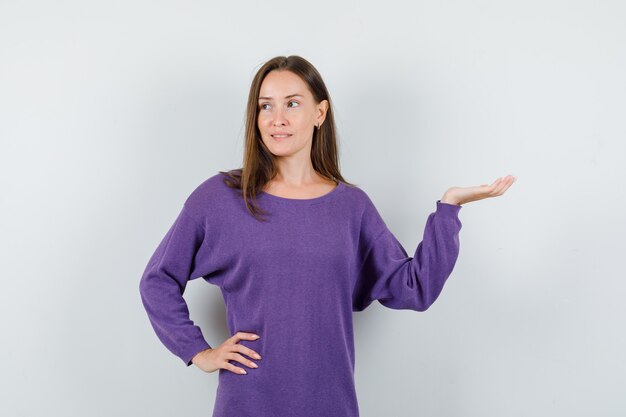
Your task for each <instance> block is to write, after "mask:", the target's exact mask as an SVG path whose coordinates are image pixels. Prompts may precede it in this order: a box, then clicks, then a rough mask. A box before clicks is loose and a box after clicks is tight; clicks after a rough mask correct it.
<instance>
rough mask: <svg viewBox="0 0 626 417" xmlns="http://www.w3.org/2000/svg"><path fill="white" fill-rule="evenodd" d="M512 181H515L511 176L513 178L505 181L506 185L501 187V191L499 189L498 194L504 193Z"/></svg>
mask: <svg viewBox="0 0 626 417" xmlns="http://www.w3.org/2000/svg"><path fill="white" fill-rule="evenodd" d="M514 182H515V177H513V178H511V179H510V180H509V181H507V183H506V186H505V187H504V188H503V189H502V191H500V194H504V192H505V191H506V190H508V189H509V187H510V186H511V185H513V183H514Z"/></svg>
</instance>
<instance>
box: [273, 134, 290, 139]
mask: <svg viewBox="0 0 626 417" xmlns="http://www.w3.org/2000/svg"><path fill="white" fill-rule="evenodd" d="M272 137H273V138H274V139H276V140H280V139H287V138H288V137H291V135H272Z"/></svg>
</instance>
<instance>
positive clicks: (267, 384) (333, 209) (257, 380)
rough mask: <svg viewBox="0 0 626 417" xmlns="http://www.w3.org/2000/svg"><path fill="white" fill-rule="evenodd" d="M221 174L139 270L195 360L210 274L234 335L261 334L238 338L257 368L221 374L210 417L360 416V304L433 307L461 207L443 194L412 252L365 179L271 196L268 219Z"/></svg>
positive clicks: (143, 288)
mask: <svg viewBox="0 0 626 417" xmlns="http://www.w3.org/2000/svg"><path fill="white" fill-rule="evenodd" d="M224 178H226V176H225V175H224V174H221V173H218V174H215V175H213V176H212V177H210V178H208V179H207V180H205V181H204V182H202V183H201V184H200V185H199V186H198V187H197V188H196V189H195V190H194V191H193V192H192V193H191V194H190V195H189V197H188V198H187V199H186V200H185V203H184V204H183V207H182V209H181V211H180V213H179V215H178V217H177V218H176V220H175V221H174V223H173V224H172V226H171V228H170V229H169V231H168V232H167V234H166V235H165V237H164V238H163V239H162V241H161V243H160V244H159V245H158V247H157V249H156V251H155V252H154V254H153V255H152V257H151V258H150V260H149V262H148V265H147V267H146V269H145V272H144V273H143V276H142V277H141V281H140V286H139V288H140V294H141V299H142V302H143V305H144V307H145V309H146V312H147V314H148V317H149V320H150V322H151V324H152V327H153V329H154V331H155V332H156V334H157V336H158V337H159V339H160V340H161V342H162V343H163V344H164V345H165V347H167V349H169V350H170V351H171V352H172V353H173V354H174V355H176V356H178V357H179V358H180V359H181V360H182V361H183V363H184V364H186V365H187V366H189V365H190V364H191V359H192V358H193V356H194V355H195V354H197V353H198V352H200V351H202V350H204V349H207V348H210V347H212V346H211V345H209V344H208V343H207V341H206V340H205V338H204V337H203V334H202V331H201V330H200V328H199V327H198V326H197V325H195V324H194V322H193V321H192V320H190V317H189V310H188V307H187V304H186V302H185V300H184V299H183V293H184V291H185V287H186V284H187V282H188V281H189V280H191V279H196V278H203V279H204V280H205V281H207V282H208V283H210V284H214V285H217V286H218V287H219V288H220V289H221V292H222V295H223V297H224V302H225V305H226V310H227V320H228V329H229V330H230V334H231V335H233V334H235V333H236V332H238V331H243V332H250V333H256V334H258V335H260V336H261V337H260V338H259V339H257V340H255V341H252V340H242V341H240V342H239V343H241V344H242V345H244V346H248V347H250V348H251V349H253V350H255V351H256V352H258V353H259V354H260V355H261V357H262V359H260V360H256V359H254V358H248V357H247V356H246V355H244V357H246V359H251V360H252V361H254V362H256V363H257V364H258V365H259V367H258V368H250V367H248V366H247V365H244V364H242V363H239V362H237V361H234V360H230V361H229V362H230V363H232V364H234V365H235V366H237V367H240V368H243V369H245V370H246V371H247V372H248V373H247V374H236V373H233V372H232V371H230V370H225V369H223V368H220V369H219V370H218V372H219V384H218V388H217V395H216V400H215V407H214V410H213V417H248V416H250V417H252V416H254V417H283V416H284V417H320V416H325V417H358V415H359V408H358V404H357V396H356V391H355V383H354V364H355V362H354V357H355V356H354V334H353V324H352V312H354V311H361V310H364V309H365V308H366V307H367V306H368V305H370V304H371V303H372V302H373V301H374V300H378V301H379V302H380V303H381V304H382V305H383V306H386V307H389V308H392V309H398V310H406V309H409V310H414V311H424V310H426V309H427V308H428V307H429V306H430V305H431V304H432V303H433V302H434V301H435V300H436V299H437V297H438V296H439V294H440V292H441V291H442V288H443V286H444V283H445V282H446V279H447V278H448V276H449V275H450V274H451V272H452V269H453V267H454V264H455V262H456V260H457V257H458V254H459V232H460V229H461V222H460V220H459V218H458V214H459V211H460V209H461V206H459V205H454V204H447V203H442V202H441V201H440V200H437V202H436V211H435V212H433V213H431V214H430V215H429V217H428V219H427V222H426V226H425V230H424V235H423V240H422V242H421V243H420V244H419V245H418V246H417V249H416V250H415V253H414V255H413V256H412V257H410V256H408V255H407V253H406V251H405V250H404V248H403V247H402V245H401V244H400V243H399V241H398V240H397V239H396V237H395V236H394V235H393V234H392V232H391V231H390V230H389V229H388V227H387V226H386V224H385V222H384V221H383V219H382V218H381V216H380V214H379V213H378V211H377V210H376V208H375V207H374V204H373V203H372V201H371V200H370V198H369V197H368V196H367V194H366V193H365V192H364V191H363V190H361V189H360V188H358V187H357V186H350V185H347V184H344V183H341V182H340V183H339V184H338V185H337V186H336V187H335V188H334V189H333V190H332V191H330V192H329V193H327V194H325V195H323V196H321V197H317V198H311V199H291V198H283V197H278V196H275V195H272V194H267V193H264V192H263V193H261V194H260V195H259V196H258V197H257V202H258V204H259V206H260V207H262V208H264V209H266V210H268V211H269V212H270V214H269V215H268V216H266V217H265V218H267V219H268V222H265V223H263V222H260V221H258V220H256V219H255V218H254V217H252V215H251V214H249V213H248V211H247V209H246V207H245V205H244V202H243V199H242V198H241V197H240V194H239V191H238V190H235V189H233V188H230V187H228V186H227V185H226V184H224V183H223V179H224ZM217 342H218V341H216V344H215V345H216V346H217ZM220 343H222V342H220Z"/></svg>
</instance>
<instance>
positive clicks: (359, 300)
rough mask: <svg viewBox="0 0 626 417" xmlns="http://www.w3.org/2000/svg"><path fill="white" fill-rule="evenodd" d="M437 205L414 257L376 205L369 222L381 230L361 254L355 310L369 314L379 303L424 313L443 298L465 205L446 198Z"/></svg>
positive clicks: (457, 253)
mask: <svg viewBox="0 0 626 417" xmlns="http://www.w3.org/2000/svg"><path fill="white" fill-rule="evenodd" d="M436 206H437V208H436V211H435V212H433V213H431V214H430V215H429V216H428V219H427V221H426V226H425V230H424V235H423V239H422V241H421V242H420V243H419V245H418V246H417V249H416V250H415V253H414V255H413V256H412V257H410V256H408V255H407V252H406V251H405V249H404V248H403V247H402V245H401V244H400V242H399V241H398V240H397V239H396V237H395V236H394V235H393V233H391V231H390V230H389V228H388V227H387V226H386V225H385V223H384V221H383V220H382V218H381V217H380V215H379V213H378V212H377V211H376V209H375V208H374V207H373V205H372V208H371V211H372V214H371V218H372V219H373V220H371V221H370V223H372V224H375V225H378V228H377V229H376V230H377V231H376V232H375V233H370V234H371V236H372V238H371V239H369V241H368V242H367V243H366V244H364V245H363V246H364V248H365V249H363V250H362V251H360V253H362V255H361V259H362V261H361V267H360V269H359V272H358V274H357V277H356V284H355V288H354V291H353V311H362V310H364V309H365V308H367V306H368V305H370V304H371V303H372V302H373V301H374V300H378V301H379V302H380V303H381V304H382V305H384V306H385V307H388V308H392V309H396V310H407V309H408V310H415V311H425V310H426V309H428V307H430V306H431V305H432V304H433V303H434V302H435V300H436V299H437V297H439V294H440V293H441V290H442V289H443V286H444V283H445V282H446V280H447V278H448V277H449V275H450V274H451V273H452V269H453V268H454V265H455V263H456V260H457V258H458V255H459V232H460V230H461V227H462V224H461V221H460V220H459V218H458V213H459V211H460V210H461V208H462V207H461V206H460V205H457V204H448V203H442V202H441V200H437V203H436ZM365 236H367V233H366V234H365Z"/></svg>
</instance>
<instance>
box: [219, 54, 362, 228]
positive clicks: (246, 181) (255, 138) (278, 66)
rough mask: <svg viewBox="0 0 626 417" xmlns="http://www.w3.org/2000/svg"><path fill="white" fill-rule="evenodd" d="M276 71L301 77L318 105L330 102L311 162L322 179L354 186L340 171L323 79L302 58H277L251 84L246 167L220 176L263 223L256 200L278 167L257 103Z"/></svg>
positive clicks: (247, 117)
mask: <svg viewBox="0 0 626 417" xmlns="http://www.w3.org/2000/svg"><path fill="white" fill-rule="evenodd" d="M274 70H281V71H291V72H293V73H294V74H296V75H298V76H299V77H300V78H301V79H302V80H303V81H304V82H305V84H306V85H307V87H308V89H309V91H310V92H311V93H312V95H313V99H314V100H315V102H316V104H319V103H320V102H321V101H322V100H328V104H329V106H328V110H327V111H326V117H325V119H324V123H322V125H321V126H320V128H319V129H317V128H316V129H315V133H314V134H313V143H312V145H311V163H312V165H313V169H314V170H315V171H317V172H318V173H319V174H320V175H321V176H322V177H324V178H326V179H329V180H334V181H337V182H343V183H344V184H347V185H352V184H350V183H348V182H347V181H346V180H345V179H344V178H343V176H342V175H341V172H340V171H339V157H338V143H337V132H336V127H335V118H334V115H333V105H332V101H331V99H330V95H329V94H328V90H327V89H326V84H324V81H323V80H322V76H321V75H320V73H319V72H318V71H317V69H316V68H315V67H314V66H313V65H312V64H311V63H310V62H309V61H307V60H306V59H304V58H302V57H301V56H298V55H290V56H276V57H274V58H272V59H270V60H269V61H267V62H265V64H263V65H262V66H261V68H260V69H259V70H258V71H257V73H256V74H255V76H254V78H253V79H252V84H251V85H250V92H249V94H248V105H247V110H246V137H245V153H244V158H243V166H242V167H241V168H237V169H233V170H230V171H220V173H222V174H226V175H227V178H225V179H224V183H225V184H226V185H228V186H229V187H231V188H236V189H238V190H240V194H241V196H242V197H243V199H244V203H245V205H246V208H247V209H248V211H249V212H250V213H251V214H252V215H253V216H254V217H255V218H256V219H258V220H262V221H265V220H263V219H261V218H260V217H259V214H260V213H263V214H267V211H265V210H263V209H261V208H260V207H258V206H257V205H256V203H255V201H256V200H255V199H256V196H257V194H258V193H259V192H260V191H262V189H263V187H264V186H265V184H266V183H267V182H268V181H270V180H271V179H272V178H274V176H275V175H276V174H277V167H276V164H275V163H274V160H275V157H274V155H273V154H272V153H271V152H270V150H269V149H268V148H267V147H266V146H265V144H264V143H263V140H262V139H261V132H260V131H259V127H258V123H257V122H258V120H257V119H258V115H259V114H258V111H259V109H258V100H259V91H260V90H261V84H262V83H263V80H264V79H265V77H266V76H267V74H268V73H269V72H270V71H274Z"/></svg>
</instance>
